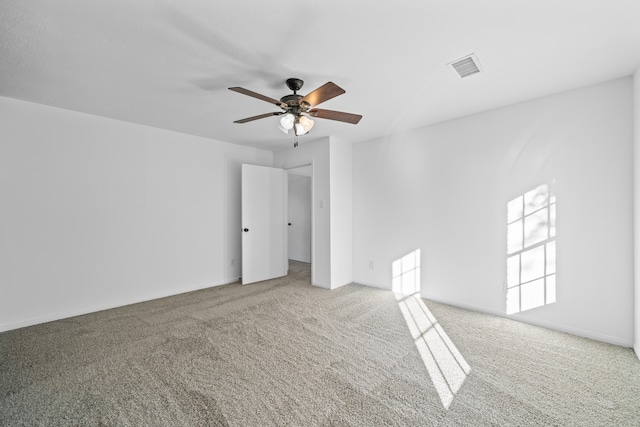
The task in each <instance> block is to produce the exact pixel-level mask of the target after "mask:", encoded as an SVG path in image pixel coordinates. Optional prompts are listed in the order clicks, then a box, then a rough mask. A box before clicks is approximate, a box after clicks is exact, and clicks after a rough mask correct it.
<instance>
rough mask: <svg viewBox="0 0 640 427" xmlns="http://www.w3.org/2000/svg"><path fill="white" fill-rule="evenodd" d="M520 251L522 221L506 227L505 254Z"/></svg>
mask: <svg viewBox="0 0 640 427" xmlns="http://www.w3.org/2000/svg"><path fill="white" fill-rule="evenodd" d="M520 249H522V220H520V221H516V222H514V223H513V224H510V225H509V226H508V227H507V253H510V254H511V253H514V252H515V251H519V250H520Z"/></svg>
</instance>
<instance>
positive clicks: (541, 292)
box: [506, 181, 556, 314]
mask: <svg viewBox="0 0 640 427" xmlns="http://www.w3.org/2000/svg"><path fill="white" fill-rule="evenodd" d="M506 287H507V289H506V294H507V295H506V300H507V301H506V308H507V314H514V313H519V312H521V311H525V310H530V309H533V308H536V307H540V306H543V305H547V304H551V303H554V302H556V195H555V181H552V182H551V183H549V184H543V185H540V186H538V187H536V188H534V189H533V190H530V191H527V192H526V193H524V194H522V195H520V196H518V197H516V198H515V199H513V200H511V201H510V202H509V203H508V204H507V282H506Z"/></svg>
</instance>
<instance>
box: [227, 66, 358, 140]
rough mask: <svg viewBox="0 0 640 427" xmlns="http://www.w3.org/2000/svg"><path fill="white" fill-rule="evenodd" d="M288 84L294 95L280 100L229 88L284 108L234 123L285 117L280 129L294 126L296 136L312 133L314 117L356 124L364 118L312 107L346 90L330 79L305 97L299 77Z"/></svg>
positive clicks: (238, 88)
mask: <svg viewBox="0 0 640 427" xmlns="http://www.w3.org/2000/svg"><path fill="white" fill-rule="evenodd" d="M286 84H287V87H288V88H289V89H290V90H291V91H293V94H289V95H285V96H283V97H282V98H280V100H277V99H274V98H271V97H268V96H265V95H261V94H259V93H256V92H253V91H250V90H248V89H244V88H241V87H230V88H229V90H231V91H234V92H238V93H241V94H243V95H247V96H251V97H253V98H257V99H260V100H262V101H265V102H268V103H270V104H274V105H276V106H278V107H280V108H281V109H282V111H276V112H272V113H266V114H260V115H258V116H252V117H247V118H245V119H240V120H236V121H234V123H247V122H251V121H254V120H258V119H264V118H266V117H272V116H282V117H281V118H280V123H279V124H278V129H280V130H281V131H282V132H284V133H285V134H288V133H289V131H290V130H291V129H293V132H294V134H295V136H296V137H297V136H300V135H305V134H307V133H309V131H310V130H311V128H313V126H314V124H315V122H314V120H312V119H311V117H314V118H320V119H328V120H336V121H339V122H344V123H352V124H357V123H358V122H359V121H360V119H361V118H362V116H361V115H359V114H352V113H344V112H341V111H334V110H320V109H317V108H313V109H312V107H315V106H317V105H319V104H321V103H323V102H325V101H328V100H330V99H332V98H335V97H336V96H338V95H342V94H343V93H345V90H344V89H342V88H341V87H340V86H338V85H336V84H335V83H333V82H327V83H325V84H324V85H322V86H320V87H319V88H317V89H316V90H314V91H312V92H310V93H309V94H307V95H306V96H302V95H299V94H298V91H299V90H300V89H302V86H303V85H304V81H302V80H301V79H298V78H294V77H292V78H289V79H287V81H286ZM297 146H298V143H297V141H296V142H295V143H294V147H297Z"/></svg>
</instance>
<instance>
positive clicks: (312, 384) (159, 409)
mask: <svg viewBox="0 0 640 427" xmlns="http://www.w3.org/2000/svg"><path fill="white" fill-rule="evenodd" d="M420 301H421V300H419V301H417V302H420ZM400 303H401V301H398V300H397V299H396V297H395V296H394V294H393V293H391V292H388V291H383V290H377V289H372V288H367V287H364V286H359V285H348V286H345V287H342V288H340V289H337V290H334V291H326V290H323V289H319V288H315V287H313V286H311V285H310V284H309V270H308V266H307V265H305V264H301V263H292V272H291V274H290V275H289V276H288V277H286V278H283V279H278V280H272V281H267V282H262V283H257V284H252V285H245V286H242V285H239V284H232V285H227V286H220V287H215V288H211V289H206V290H202V291H197V292H192V293H188V294H183V295H178V296H175V297H170V298H164V299H160V300H154V301H150V302H146V303H141V304H135V305H131V306H127V307H122V308H117V309H113V310H107V311H102V312H98V313H93V314H89V315H85V316H79V317H74V318H70V319H65V320H60V321H56V322H51V323H46V324H42V325H37V326H33V327H29V328H23V329H20V330H15V331H9V332H5V333H2V334H0V425H10V426H15V425H29V426H37V425H43V426H55V425H118V426H127V425H131V426H142V425H147V426H152V425H153V426H159V425H173V426H175V425H182V426H190V425H193V426H197V425H237V426H252V425H255V426H258V425H260V426H268V425H300V426H309V425H354V426H355V425H363V426H377V425H422V426H424V425H486V426H488V425H505V426H506V425H520V426H526V425H575V426H588V425H594V426H595V425H598V426H603V425H611V426H627V425H628V426H637V425H640V362H639V361H638V360H637V358H636V357H635V355H634V354H633V352H632V351H631V350H630V349H626V348H621V347H616V346H613V345H608V344H603V343H600V342H596V341H592V340H588V339H584V338H579V337H575V336H571V335H568V334H563V333H558V332H553V331H549V330H546V329H542V328H537V327H533V326H530V325H525V324H522V323H518V322H514V321H510V320H507V319H503V318H496V317H492V316H487V315H482V314H478V313H474V312H470V311H466V310H462V309H458V308H454V307H450V306H447V305H443V304H437V303H434V302H431V301H425V303H426V306H427V307H428V309H426V312H427V315H428V316H429V319H430V323H429V321H427V323H426V328H425V329H420V330H418V332H417V333H418V335H417V336H416V335H415V334H416V328H415V327H413V330H412V329H411V328H410V327H409V326H408V318H407V317H406V315H407V312H406V310H405V311H403V310H402V309H401V304H400ZM416 307H417V306H416ZM434 318H435V319H434ZM405 319H407V320H405ZM419 323H420V322H416V324H419ZM414 326H415V325H414ZM436 333H437V335H436ZM443 333H446V335H447V336H448V339H450V342H449V344H442V345H440V347H438V346H437V345H434V343H435V341H433V340H434V339H436V340H438V339H441V338H442V335H441V334H443ZM412 334H413V335H414V336H412ZM429 334H431V335H429ZM425 337H431V338H429V339H427V338H425ZM421 340H422V341H421ZM445 341H446V340H445ZM443 342H444V341H443ZM421 343H422V349H420V345H416V344H421ZM453 347H455V348H457V350H458V351H459V354H460V355H461V356H462V357H463V358H464V361H458V362H455V363H453V362H451V363H453V364H454V365H455V364H456V363H458V365H459V366H464V365H465V363H466V364H468V366H469V367H470V370H469V371H468V372H466V373H464V374H462V377H460V376H459V377H458V380H460V381H461V383H460V381H458V383H457V384H458V385H456V387H451V384H453V382H451V381H449V383H450V386H449V392H451V393H452V395H453V398H452V400H451V401H450V403H449V404H448V405H445V404H444V403H443V398H442V395H441V394H440V393H439V391H438V385H437V384H438V380H437V378H436V379H432V378H434V372H435V373H437V372H440V374H441V377H442V378H445V379H446V378H447V375H449V374H448V370H449V369H448V368H447V363H444V364H440V365H434V364H433V360H435V361H436V362H437V361H438V359H439V356H438V354H437V353H438V351H440V350H441V349H448V351H453V350H455V348H453ZM438 348H440V350H438ZM425 354H426V355H431V357H432V360H431V361H429V360H426V359H425ZM449 360H455V359H451V357H449ZM434 366H435V368H434ZM434 369H435V370H434ZM458 373H459V372H458ZM442 378H441V379H442ZM440 382H442V381H440ZM445 385H446V384H445Z"/></svg>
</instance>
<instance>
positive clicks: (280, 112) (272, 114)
mask: <svg viewBox="0 0 640 427" xmlns="http://www.w3.org/2000/svg"><path fill="white" fill-rule="evenodd" d="M281 114H284V112H283V111H276V112H273V113H266V114H260V115H259V116H253V117H247V118H246V119H240V120H236V121H234V122H233V123H247V122H252V121H254V120H258V119H264V118H266V117H273V116H279V115H281Z"/></svg>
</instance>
